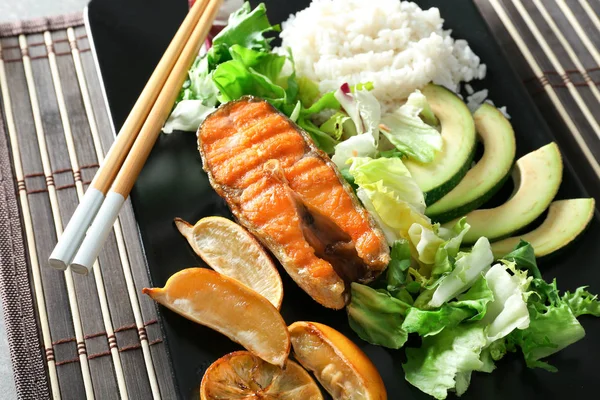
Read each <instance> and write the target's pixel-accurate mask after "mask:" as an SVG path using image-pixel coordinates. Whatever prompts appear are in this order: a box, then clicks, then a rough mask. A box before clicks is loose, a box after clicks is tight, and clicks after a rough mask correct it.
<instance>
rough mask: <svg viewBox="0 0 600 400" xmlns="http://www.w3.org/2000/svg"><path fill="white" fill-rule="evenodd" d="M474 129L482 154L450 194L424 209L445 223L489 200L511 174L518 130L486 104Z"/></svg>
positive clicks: (429, 215)
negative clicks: (515, 130)
mask: <svg viewBox="0 0 600 400" xmlns="http://www.w3.org/2000/svg"><path fill="white" fill-rule="evenodd" d="M473 119H474V121H475V130H476V131H477V134H478V136H479V138H480V140H481V141H482V143H483V148H484V153H483V157H481V159H480V160H479V161H478V162H477V164H475V166H474V167H473V168H471V169H470V170H469V171H468V172H467V174H466V175H465V177H464V178H463V179H462V180H461V181H460V183H459V184H458V185H457V186H456V187H455V188H454V189H452V190H451V191H450V192H449V193H448V194H446V195H445V196H444V197H442V198H441V199H440V200H438V201H436V202H435V203H433V204H432V205H430V206H429V207H427V210H425V214H426V215H427V216H428V217H430V218H431V219H433V220H434V221H437V222H446V221H450V220H451V219H454V218H457V217H460V216H462V215H465V214H466V213H468V212H469V211H472V210H475V209H476V208H478V207H479V206H481V205H482V204H484V203H485V202H486V201H488V200H489V199H490V198H491V197H492V196H493V195H494V194H495V193H496V192H497V191H498V189H500V187H502V184H503V183H504V181H505V180H506V179H507V178H508V177H509V175H510V170H511V168H512V166H513V163H514V161H515V152H516V144H515V132H514V131H513V129H512V126H511V125H510V122H508V120H507V119H506V117H505V116H504V115H503V114H502V113H501V112H500V110H498V109H497V108H496V107H494V106H492V105H490V104H483V105H482V106H481V107H480V108H479V109H478V110H477V111H476V112H475V114H473Z"/></svg>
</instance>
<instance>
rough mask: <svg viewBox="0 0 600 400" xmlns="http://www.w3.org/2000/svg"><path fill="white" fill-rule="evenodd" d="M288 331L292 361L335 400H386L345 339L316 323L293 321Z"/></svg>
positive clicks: (373, 373) (368, 366)
mask: <svg viewBox="0 0 600 400" xmlns="http://www.w3.org/2000/svg"><path fill="white" fill-rule="evenodd" d="M289 330H290V335H291V339H292V347H293V349H294V355H295V356H296V359H297V360H298V361H300V364H302V365H303V366H304V368H306V369H308V370H309V371H312V372H313V373H314V374H315V376H316V378H317V380H318V381H319V382H321V385H323V387H324V388H325V390H327V391H328V392H329V394H331V396H332V397H333V398H334V399H335V400H338V399H339V400H342V399H343V400H385V399H387V394H386V391H385V386H384V385H383V380H382V379H381V376H380V375H379V372H377V369H376V368H375V366H374V365H373V363H372V362H371V360H369V358H368V357H367V356H366V354H365V353H363V352H362V350H360V349H359V348H358V346H356V345H355V344H354V342H352V341H351V340H350V339H348V338H347V337H346V336H344V335H342V334H341V333H339V332H338V331H336V330H335V329H333V328H330V327H328V326H326V325H323V324H319V323H316V322H303V321H299V322H294V323H293V324H292V325H290V327H289Z"/></svg>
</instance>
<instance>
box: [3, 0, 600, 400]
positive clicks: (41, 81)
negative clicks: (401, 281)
mask: <svg viewBox="0 0 600 400" xmlns="http://www.w3.org/2000/svg"><path fill="white" fill-rule="evenodd" d="M475 2H476V3H477V5H478V6H479V8H480V10H481V12H482V14H483V15H484V17H485V18H486V20H487V22H488V23H489V24H490V27H491V28H492V31H493V32H494V35H495V36H496V38H497V39H498V40H499V42H500V43H501V44H502V47H503V49H504V51H505V52H506V54H507V56H508V57H509V59H510V61H511V64H512V65H513V67H514V68H515V70H516V71H517V73H518V74H519V76H520V77H521V78H522V80H523V81H524V82H525V84H526V85H527V87H528V89H529V91H530V93H531V95H532V97H533V99H534V100H535V102H536V104H537V106H538V108H539V109H540V111H541V112H542V113H543V115H544V117H545V118H546V120H547V122H548V123H549V125H550V126H551V128H552V129H553V131H554V132H555V136H556V138H557V141H558V142H559V145H561V148H562V150H563V152H565V153H566V155H567V158H568V159H570V160H571V161H572V162H573V164H574V165H573V166H574V168H575V170H576V172H577V173H578V174H582V175H585V176H587V177H591V178H593V179H595V180H596V181H598V182H599V183H600V165H599V161H598V159H599V158H600V138H599V137H600V126H599V123H600V90H599V85H600V52H599V50H598V49H599V48H600V18H599V15H600V2H598V1H597V0H594V1H592V0H475ZM88 39H89V38H88V37H87V32H86V30H85V28H84V27H83V26H82V21H81V16H80V15H76V16H66V17H65V16H63V17H59V18H53V19H43V20H35V21H29V22H23V23H18V24H11V25H0V87H1V89H2V92H1V96H0V97H1V104H0V108H1V109H2V114H3V118H0V266H1V269H0V290H1V293H2V301H3V306H4V311H5V312H4V314H5V318H6V325H7V333H8V340H9V345H10V349H11V357H12V360H13V369H14V373H15V383H16V387H17V392H18V395H19V398H23V399H43V398H49V397H53V398H65V399H71V398H72V399H82V398H88V399H91V398H98V399H113V398H132V399H150V398H164V399H172V398H175V391H174V387H173V379H172V373H171V367H170V365H169V361H168V356H167V353H166V350H165V346H164V343H163V337H162V332H161V330H160V327H159V325H158V324H157V314H156V309H155V307H154V305H153V304H152V303H151V302H150V301H149V300H148V299H147V298H145V297H144V296H141V295H140V289H141V288H142V287H143V286H147V285H148V275H147V270H146V266H145V261H144V256H143V252H142V247H141V244H140V240H139V236H138V232H137V227H136V223H135V220H134V216H133V212H132V210H131V206H130V205H129V204H127V206H126V207H125V208H124V210H123V211H122V213H121V215H120V218H119V221H118V222H117V224H116V225H115V228H114V232H113V234H112V235H111V237H110V239H109V241H108V243H107V245H106V246H105V248H104V250H103V252H102V254H101V255H100V258H99V261H98V262H99V266H100V268H94V273H93V275H91V276H89V277H81V276H79V275H74V274H71V273H70V272H66V273H62V272H57V271H55V270H52V269H51V268H49V267H48V265H47V262H46V260H47V258H48V255H49V253H50V251H51V249H52V248H53V246H54V243H55V242H56V238H57V237H58V236H59V235H60V233H61V231H62V227H63V225H64V224H65V223H66V222H67V221H68V220H69V218H70V216H71V214H72V212H73V211H74V209H75V207H76V204H77V202H78V198H79V197H80V196H81V195H82V193H83V192H84V190H85V188H86V186H87V184H88V183H89V181H90V180H91V178H92V177H93V175H94V173H95V171H96V170H97V168H98V164H99V163H100V162H101V160H102V157H103V155H104V152H105V151H106V150H107V149H108V148H109V146H110V144H111V143H112V141H113V137H114V133H113V129H112V124H111V121H110V117H109V112H108V110H107V108H106V106H105V102H104V97H103V89H102V85H101V80H100V79H99V77H98V74H97V71H96V67H95V63H94V60H93V55H92V53H91V52H90V51H89V50H90V47H89V40H88ZM484 61H485V60H484ZM509 112H510V107H509ZM588 190H589V192H590V194H591V195H593V196H594V197H596V199H597V200H599V201H600V185H595V186H594V187H589V188H588Z"/></svg>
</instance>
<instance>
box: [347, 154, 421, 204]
mask: <svg viewBox="0 0 600 400" xmlns="http://www.w3.org/2000/svg"><path fill="white" fill-rule="evenodd" d="M350 174H352V176H354V182H355V183H356V184H357V185H358V186H359V187H362V188H364V189H367V190H370V189H372V188H374V184H376V183H378V182H381V184H382V185H383V186H385V187H387V188H389V189H390V190H392V191H393V192H394V193H396V194H397V195H398V198H399V199H400V200H402V201H404V202H406V203H408V204H409V205H410V206H411V207H413V208H414V209H415V210H416V211H418V212H420V213H421V214H422V213H424V212H425V196H424V195H423V192H422V191H421V189H419V186H418V185H417V183H416V182H415V180H414V179H413V178H412V176H411V175H410V172H408V169H407V168H406V167H405V166H404V163H403V162H402V160H400V159H398V158H377V159H371V158H368V157H356V158H353V159H352V165H351V167H350Z"/></svg>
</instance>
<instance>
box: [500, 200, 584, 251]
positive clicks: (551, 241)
mask: <svg viewBox="0 0 600 400" xmlns="http://www.w3.org/2000/svg"><path fill="white" fill-rule="evenodd" d="M594 205H595V202H594V199H570V200H559V201H554V202H552V204H550V207H549V208H548V215H547V216H546V219H545V220H544V222H542V224H541V225H540V226H538V227H537V228H536V229H534V230H532V231H531V232H528V233H525V234H523V235H518V236H513V237H510V238H506V239H503V240H500V241H498V242H494V243H492V252H493V253H494V257H495V258H496V259H498V258H502V257H504V256H505V255H507V254H508V253H510V252H511V251H512V250H513V249H514V248H515V246H516V245H517V244H519V241H520V240H521V239H522V240H525V241H527V242H529V243H530V244H531V245H532V246H533V250H534V251H535V256H536V257H543V256H546V255H548V254H550V253H553V252H555V251H557V250H559V249H561V248H563V247H565V246H566V245H568V244H569V243H571V242H572V241H573V240H575V239H576V238H577V237H578V236H579V235H580V234H581V233H582V232H583V231H584V230H585V228H586V227H587V226H588V224H589V223H590V221H591V220H592V217H593V216H594Z"/></svg>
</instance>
